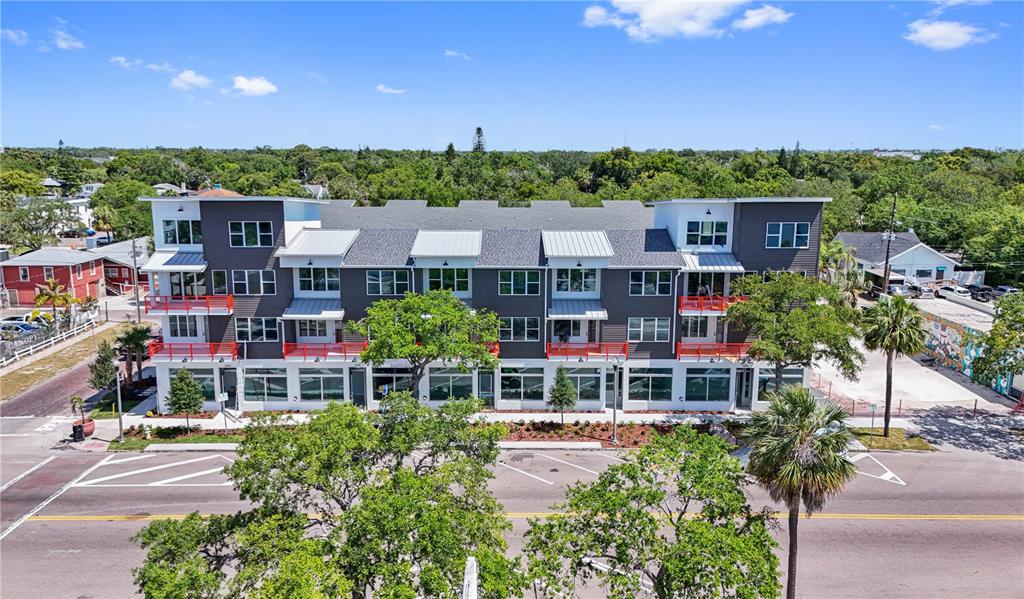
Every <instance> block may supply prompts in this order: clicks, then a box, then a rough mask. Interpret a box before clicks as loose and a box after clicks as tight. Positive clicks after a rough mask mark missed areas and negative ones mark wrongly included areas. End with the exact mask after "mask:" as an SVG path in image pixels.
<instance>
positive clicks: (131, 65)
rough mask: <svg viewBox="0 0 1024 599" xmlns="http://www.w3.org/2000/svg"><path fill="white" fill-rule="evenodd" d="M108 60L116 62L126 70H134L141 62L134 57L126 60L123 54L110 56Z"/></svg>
mask: <svg viewBox="0 0 1024 599" xmlns="http://www.w3.org/2000/svg"><path fill="white" fill-rule="evenodd" d="M110 62H112V63H114V64H116V65H117V66H119V67H121V68H122V69H124V70H126V71H134V70H135V69H137V68H138V67H139V65H141V64H142V61H141V60H139V59H138V58H136V59H135V60H128V59H127V58H125V57H124V56H111V57H110Z"/></svg>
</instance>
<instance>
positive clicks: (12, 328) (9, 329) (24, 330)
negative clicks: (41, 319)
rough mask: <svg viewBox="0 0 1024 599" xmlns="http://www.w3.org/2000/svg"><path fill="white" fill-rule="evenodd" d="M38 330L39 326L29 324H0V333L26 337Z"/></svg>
mask: <svg viewBox="0 0 1024 599" xmlns="http://www.w3.org/2000/svg"><path fill="white" fill-rule="evenodd" d="M38 330H39V325H35V324H32V323H30V322H3V323H0V331H3V332H5V333H14V334H16V335H27V334H29V333H35V332H36V331H38Z"/></svg>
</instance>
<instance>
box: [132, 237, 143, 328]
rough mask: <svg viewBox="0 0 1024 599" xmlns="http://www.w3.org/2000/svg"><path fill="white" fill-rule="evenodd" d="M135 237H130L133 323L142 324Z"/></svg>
mask: <svg viewBox="0 0 1024 599" xmlns="http://www.w3.org/2000/svg"><path fill="white" fill-rule="evenodd" d="M136 254H137V252H136V250H135V237H134V236H133V237H132V288H134V289H135V322H136V324H141V323H142V306H141V305H139V265H138V262H136Z"/></svg>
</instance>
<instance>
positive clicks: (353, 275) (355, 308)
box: [341, 268, 419, 341]
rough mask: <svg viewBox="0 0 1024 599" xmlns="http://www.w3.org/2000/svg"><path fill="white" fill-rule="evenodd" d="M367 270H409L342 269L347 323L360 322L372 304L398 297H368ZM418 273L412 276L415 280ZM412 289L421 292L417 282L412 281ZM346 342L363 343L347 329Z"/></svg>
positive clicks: (342, 292) (342, 300) (343, 297)
mask: <svg viewBox="0 0 1024 599" xmlns="http://www.w3.org/2000/svg"><path fill="white" fill-rule="evenodd" d="M367 270H406V271H409V270H411V269H408V268H342V269H341V305H342V307H343V308H345V323H346V324H347V323H348V322H353V321H356V320H359V319H361V318H363V317H364V316H366V309H367V308H369V307H370V304H372V303H373V302H375V301H377V300H381V299H397V298H399V297H401V296H398V295H367V294H366V271H367ZM417 274H418V273H416V274H410V276H411V277H413V278H415V277H416V276H417ZM412 285H413V286H412V289H415V290H419V286H418V285H416V281H412ZM343 340H344V341H363V340H364V339H363V338H362V337H360V336H359V335H356V334H354V333H350V332H349V331H348V328H347V327H346V328H345V331H344V333H343Z"/></svg>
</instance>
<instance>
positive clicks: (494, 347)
mask: <svg viewBox="0 0 1024 599" xmlns="http://www.w3.org/2000/svg"><path fill="white" fill-rule="evenodd" d="M484 345H486V346H487V349H489V350H490V351H491V354H492V355H494V356H497V355H498V354H499V353H500V352H501V345H500V344H499V343H498V342H497V341H494V342H492V343H485V344H484Z"/></svg>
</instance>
